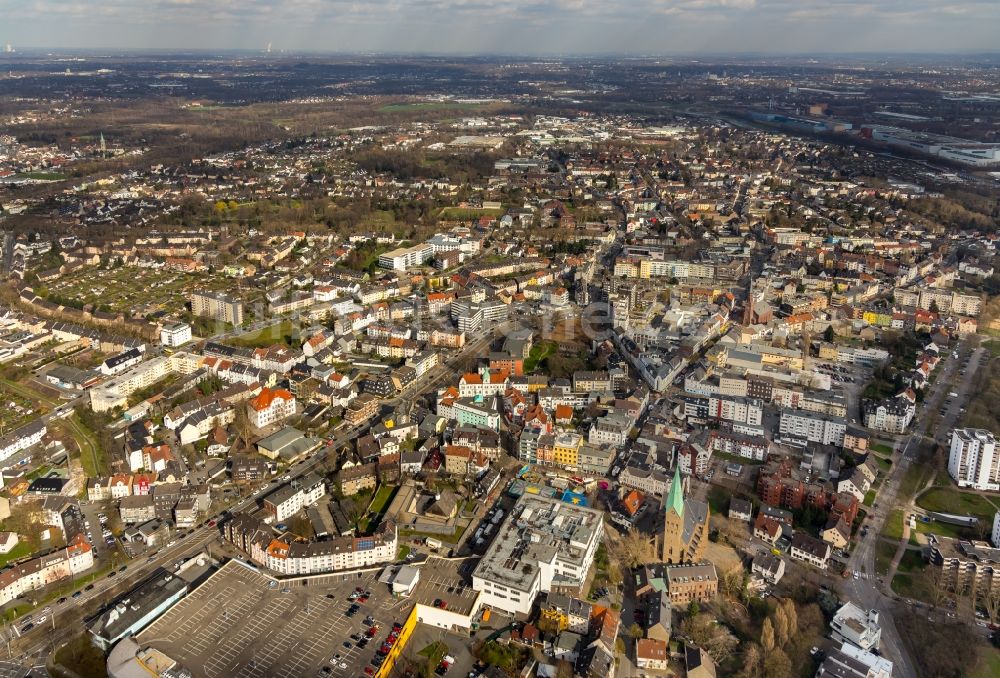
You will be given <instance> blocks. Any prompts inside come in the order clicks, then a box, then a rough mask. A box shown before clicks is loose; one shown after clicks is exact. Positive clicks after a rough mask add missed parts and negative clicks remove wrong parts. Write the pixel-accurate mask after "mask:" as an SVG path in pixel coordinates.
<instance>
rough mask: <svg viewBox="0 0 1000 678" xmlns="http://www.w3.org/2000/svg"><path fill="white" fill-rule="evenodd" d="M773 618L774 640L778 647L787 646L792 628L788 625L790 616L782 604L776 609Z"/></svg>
mask: <svg viewBox="0 0 1000 678" xmlns="http://www.w3.org/2000/svg"><path fill="white" fill-rule="evenodd" d="M772 618H773V619H774V640H775V642H776V643H777V645H778V647H785V646H786V645H787V644H788V638H789V634H790V631H791V629H790V628H789V627H788V616H787V615H786V614H785V610H784V609H783V608H782V607H781V605H779V606H778V607H776V608H775V609H774V614H773V615H772Z"/></svg>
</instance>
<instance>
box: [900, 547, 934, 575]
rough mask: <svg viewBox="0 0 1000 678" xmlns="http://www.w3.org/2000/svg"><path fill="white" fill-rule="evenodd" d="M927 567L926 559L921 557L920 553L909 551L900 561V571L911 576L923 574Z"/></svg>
mask: <svg viewBox="0 0 1000 678" xmlns="http://www.w3.org/2000/svg"><path fill="white" fill-rule="evenodd" d="M926 567H927V563H926V562H924V558H923V556H921V555H920V552H919V551H911V550H909V549H907V550H906V551H904V552H903V557H902V558H900V560H899V568H898V570H899V571H900V572H905V573H907V574H910V573H913V572H923V571H924V568H926Z"/></svg>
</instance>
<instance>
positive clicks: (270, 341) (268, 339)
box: [226, 320, 298, 348]
mask: <svg viewBox="0 0 1000 678" xmlns="http://www.w3.org/2000/svg"><path fill="white" fill-rule="evenodd" d="M297 332H298V328H297V327H296V326H295V325H294V324H293V323H292V321H291V320H283V321H281V322H279V323H275V324H274V325H269V326H267V327H262V328H261V329H259V330H257V331H256V332H249V333H247V334H241V335H239V336H237V337H233V338H231V339H227V340H226V343H228V344H232V345H234V346H246V347H249V348H263V347H266V346H273V345H274V344H284V343H285V337H294V336H295V335H296V334H297Z"/></svg>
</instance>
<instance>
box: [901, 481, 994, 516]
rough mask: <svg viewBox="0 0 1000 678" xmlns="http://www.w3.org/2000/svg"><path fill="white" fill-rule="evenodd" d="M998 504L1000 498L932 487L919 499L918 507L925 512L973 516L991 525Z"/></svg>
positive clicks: (950, 488)
mask: <svg viewBox="0 0 1000 678" xmlns="http://www.w3.org/2000/svg"><path fill="white" fill-rule="evenodd" d="M998 503H1000V496H994V497H989V496H987V495H983V494H976V493H974V492H962V491H960V490H957V489H955V488H952V487H932V488H931V489H929V490H927V491H926V492H924V493H923V494H921V495H920V496H919V497H918V498H917V506H919V507H920V508H922V509H924V510H925V511H935V512H937V513H952V514H955V515H959V516H969V515H971V516H975V517H976V518H978V519H979V520H980V521H985V522H987V523H989V524H992V523H993V516H994V515H995V514H996V512H997V510H998V508H997V504H998Z"/></svg>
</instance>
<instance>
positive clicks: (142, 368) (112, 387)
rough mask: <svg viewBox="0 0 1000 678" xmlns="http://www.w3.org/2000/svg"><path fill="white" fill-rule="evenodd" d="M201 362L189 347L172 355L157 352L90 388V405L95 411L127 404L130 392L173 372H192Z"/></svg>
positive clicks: (151, 383)
mask: <svg viewBox="0 0 1000 678" xmlns="http://www.w3.org/2000/svg"><path fill="white" fill-rule="evenodd" d="M200 364H201V358H199V357H198V356H196V355H192V354H190V353H187V352H186V351H182V352H180V353H175V354H173V355H171V356H157V357H156V358H153V359H152V360H147V361H146V362H144V363H139V364H138V365H136V366H135V367H133V368H132V369H131V370H129V371H128V372H125V373H124V374H121V375H119V376H118V377H115V378H114V379H111V380H109V381H106V382H104V383H103V384H100V385H98V386H95V387H94V388H92V389H90V407H91V408H92V409H93V410H94V411H95V412H107V411H108V410H113V409H114V408H116V407H125V406H126V405H127V404H128V396H129V395H131V394H132V393H135V392H136V391H138V390H140V389H144V388H146V387H148V386H152V385H153V384H155V383H156V382H158V381H159V380H160V379H163V378H164V377H166V376H167V375H168V374H173V373H174V372H180V373H181V374H191V373H193V372H194V371H196V370H197V369H198V367H199V366H200Z"/></svg>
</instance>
